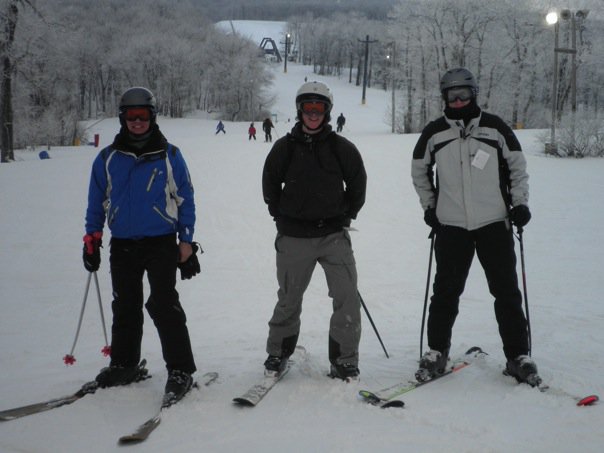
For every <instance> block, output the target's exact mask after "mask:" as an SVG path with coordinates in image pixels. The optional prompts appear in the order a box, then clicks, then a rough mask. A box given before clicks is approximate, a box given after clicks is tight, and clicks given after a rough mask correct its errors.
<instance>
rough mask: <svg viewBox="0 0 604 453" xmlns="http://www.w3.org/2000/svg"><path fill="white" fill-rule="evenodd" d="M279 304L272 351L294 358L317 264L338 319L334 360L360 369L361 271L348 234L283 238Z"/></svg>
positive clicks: (279, 241)
mask: <svg viewBox="0 0 604 453" xmlns="http://www.w3.org/2000/svg"><path fill="white" fill-rule="evenodd" d="M275 249H276V250H277V280H278V282H279V291H278V292H277V295H278V298H279V300H278V302H277V305H276V306H275V309H274V312H273V316H272V318H271V320H270V321H269V335H268V341H267V346H266V351H267V352H268V353H269V354H271V355H277V356H283V355H290V354H291V353H292V352H293V350H294V348H295V344H296V342H297V339H298V334H299V332H300V314H301V313H302V298H303V295H304V291H306V288H307V287H308V285H309V283H310V279H311V277H312V274H313V271H314V269H315V266H316V264H317V263H319V264H321V266H322V267H323V270H324V271H325V277H326V279H327V287H328V289H329V297H331V298H332V299H333V314H332V316H331V320H330V325H329V360H330V361H331V362H332V363H334V364H342V363H350V364H353V365H356V366H358V361H359V353H358V351H359V342H360V340H361V304H360V299H359V295H358V290H357V271H356V264H355V260H354V254H353V251H352V243H351V240H350V235H349V234H348V231H346V230H342V231H339V232H337V233H333V234H330V235H327V236H324V237H319V238H296V237H291V236H284V235H281V234H278V235H277V238H276V240H275Z"/></svg>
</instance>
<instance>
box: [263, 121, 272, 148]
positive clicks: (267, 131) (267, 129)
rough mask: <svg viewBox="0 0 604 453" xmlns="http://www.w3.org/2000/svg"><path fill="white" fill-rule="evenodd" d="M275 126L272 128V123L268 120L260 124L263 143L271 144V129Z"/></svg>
mask: <svg viewBox="0 0 604 453" xmlns="http://www.w3.org/2000/svg"><path fill="white" fill-rule="evenodd" d="M274 127H275V126H273V122H272V121H271V119H270V118H267V119H265V120H264V121H263V122H262V130H263V131H264V141H265V142H272V141H273V136H272V134H271V129H273V128H274Z"/></svg>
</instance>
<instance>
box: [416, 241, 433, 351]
mask: <svg viewBox="0 0 604 453" xmlns="http://www.w3.org/2000/svg"><path fill="white" fill-rule="evenodd" d="M428 238H429V239H430V258H429V259H428V277H427V278H426V295H425V296H424V310H423V312H422V328H421V332H420V336H419V358H420V359H421V358H422V354H423V352H424V351H423V349H424V325H425V324H426V308H427V307H428V295H429V294H430V276H431V274H432V255H434V230H432V231H431V232H430V235H429V236H428Z"/></svg>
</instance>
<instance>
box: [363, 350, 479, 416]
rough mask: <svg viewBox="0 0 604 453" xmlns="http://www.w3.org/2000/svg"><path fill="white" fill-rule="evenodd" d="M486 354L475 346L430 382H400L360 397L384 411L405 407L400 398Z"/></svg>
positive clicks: (367, 391)
mask: <svg viewBox="0 0 604 453" xmlns="http://www.w3.org/2000/svg"><path fill="white" fill-rule="evenodd" d="M484 354H486V353H485V352H484V351H483V350H482V349H481V348H479V347H478V346H474V347H472V348H470V349H468V350H467V351H466V353H465V355H464V357H463V358H461V359H458V360H454V361H453V364H452V365H451V366H450V367H449V368H448V369H447V370H446V371H445V372H444V373H442V374H438V375H436V376H434V377H433V378H431V379H429V380H426V381H417V380H416V381H408V382H399V383H397V384H394V385H391V386H390V387H386V388H384V389H382V390H378V391H375V392H373V391H370V390H360V391H359V396H360V397H361V399H362V400H363V401H365V402H367V403H370V404H373V405H374V406H378V407H381V408H382V409H387V408H391V407H404V406H405V403H404V402H403V401H402V400H401V399H400V397H401V396H402V395H404V394H405V393H407V392H410V391H412V390H415V389H416V388H418V387H421V386H423V385H426V384H429V383H430V382H434V381H436V380H438V379H442V378H443V377H445V376H448V375H450V374H453V373H456V372H457V371H459V370H461V369H463V368H465V367H467V366H468V365H470V364H471V363H472V361H473V360H474V359H475V358H476V357H478V356H480V355H484Z"/></svg>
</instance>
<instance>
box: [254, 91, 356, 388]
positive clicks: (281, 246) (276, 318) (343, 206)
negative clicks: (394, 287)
mask: <svg viewBox="0 0 604 453" xmlns="http://www.w3.org/2000/svg"><path fill="white" fill-rule="evenodd" d="M332 105H333V96H332V94H331V91H330V90H329V88H328V87H327V86H326V85H325V84H323V83H321V82H307V83H305V84H303V85H302V86H301V87H300V89H299V90H298V92H297V95H296V109H297V113H298V119H299V121H298V122H297V123H296V124H295V125H294V127H293V129H292V130H291V133H289V134H287V136H286V137H282V138H280V139H279V140H277V141H276V142H275V144H274V145H273V147H272V149H271V151H270V153H269V154H268V156H267V158H266V161H265V164H264V170H263V173H262V191H263V195H264V201H265V203H266V204H267V205H268V210H269V213H270V214H271V215H272V216H273V218H274V219H275V224H276V226H277V238H276V240H275V248H276V250H277V281H278V284H279V291H278V292H277V294H278V298H279V300H278V302H277V304H276V306H275V309H274V311H273V316H272V318H271V320H270V321H269V334H268V340H267V345H266V350H267V352H268V354H269V356H268V358H267V359H266V361H265V362H264V366H265V374H266V375H267V376H272V375H278V374H279V373H280V372H281V371H282V370H283V369H284V367H285V365H286V363H287V358H288V357H289V356H290V355H291V354H292V353H293V352H294V349H295V347H296V343H297V341H298V335H299V333H300V312H301V310H302V298H303V296H304V292H305V291H306V288H307V287H308V284H309V282H310V279H311V277H312V273H313V270H314V268H315V266H316V265H317V263H318V264H320V265H321V267H323V270H324V272H325V275H326V279H327V285H328V288H329V296H331V297H332V298H333V314H332V316H331V320H330V325H329V346H328V347H329V361H330V362H331V375H332V376H333V377H337V378H340V379H342V380H346V381H349V380H353V379H357V378H358V375H359V368H358V364H359V341H360V339H361V302H360V299H359V293H358V290H357V269H356V263H355V259H354V254H353V251H352V245H351V244H352V243H351V239H350V235H349V233H348V231H347V230H346V228H347V227H348V226H350V221H351V219H355V218H356V216H357V214H358V213H359V211H360V210H361V208H362V207H363V204H364V203H365V190H366V185H367V174H366V173H365V167H364V165H363V160H362V158H361V154H360V153H359V151H358V150H357V148H356V146H354V144H352V143H351V142H350V141H348V140H346V139H345V138H343V137H342V136H340V135H337V134H336V133H335V132H333V131H332V129H331V126H330V125H329V124H328V123H329V120H330V115H329V113H330V111H331V108H332Z"/></svg>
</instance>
